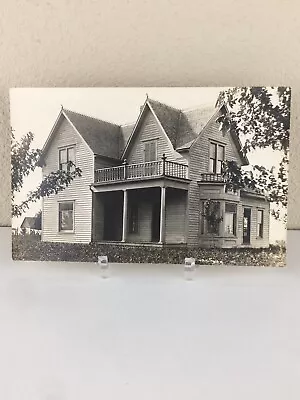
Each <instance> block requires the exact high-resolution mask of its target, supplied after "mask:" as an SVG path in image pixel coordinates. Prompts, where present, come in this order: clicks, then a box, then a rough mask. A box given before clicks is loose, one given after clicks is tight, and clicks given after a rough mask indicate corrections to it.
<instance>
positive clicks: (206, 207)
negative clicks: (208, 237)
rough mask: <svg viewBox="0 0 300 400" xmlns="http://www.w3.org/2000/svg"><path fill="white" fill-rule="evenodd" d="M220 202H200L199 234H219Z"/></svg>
mask: <svg viewBox="0 0 300 400" xmlns="http://www.w3.org/2000/svg"><path fill="white" fill-rule="evenodd" d="M220 221H221V218H220V202H219V201H213V202H212V203H210V202H209V201H203V202H202V218H201V234H205V233H210V234H213V235H218V234H219V226H220Z"/></svg>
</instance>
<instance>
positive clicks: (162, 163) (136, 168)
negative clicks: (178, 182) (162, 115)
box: [95, 155, 188, 183]
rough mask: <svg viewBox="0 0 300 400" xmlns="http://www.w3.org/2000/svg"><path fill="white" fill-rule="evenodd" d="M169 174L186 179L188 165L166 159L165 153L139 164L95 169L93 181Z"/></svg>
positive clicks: (124, 164) (112, 180) (125, 163)
mask: <svg viewBox="0 0 300 400" xmlns="http://www.w3.org/2000/svg"><path fill="white" fill-rule="evenodd" d="M159 176H169V177H173V178H181V179H187V177H188V166H187V165H185V164H180V163H176V162H173V161H167V160H166V157H165V155H164V156H163V157H162V159H161V160H158V161H150V162H145V163H140V164H127V162H126V161H125V162H124V163H123V164H122V165H120V166H117V167H111V168H101V169H97V170H95V182H96V183H101V182H116V181H123V180H131V179H143V178H149V177H159Z"/></svg>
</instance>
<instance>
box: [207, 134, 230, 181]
mask: <svg viewBox="0 0 300 400" xmlns="http://www.w3.org/2000/svg"><path fill="white" fill-rule="evenodd" d="M212 146H214V147H215V149H214V154H213V157H211V153H212V151H211V148H212ZM220 148H222V152H221V154H222V158H223V159H222V160H221V159H220V158H219V149H220ZM225 152H226V145H225V143H220V142H217V141H214V140H209V159H208V170H209V173H210V174H221V173H222V164H221V168H220V171H218V163H219V161H221V163H222V162H223V161H225ZM211 161H212V162H213V163H212V168H211Z"/></svg>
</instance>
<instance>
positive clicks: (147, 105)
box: [121, 98, 174, 160]
mask: <svg viewBox="0 0 300 400" xmlns="http://www.w3.org/2000/svg"><path fill="white" fill-rule="evenodd" d="M146 107H149V110H150V111H151V113H152V114H153V115H154V118H155V120H156V122H157V123H158V125H159V127H160V129H161V130H162V132H163V134H164V135H165V137H166V139H167V141H168V145H169V146H170V148H171V149H172V151H174V147H173V145H172V143H171V140H170V138H169V136H168V135H167V133H166V131H165V130H164V128H163V126H162V124H161V122H160V121H159V119H158V117H157V115H156V114H155V112H154V110H153V108H152V107H151V104H150V103H149V101H148V98H147V99H146V100H145V103H144V105H143V107H142V109H141V112H140V115H139V117H138V119H137V121H136V123H135V126H134V128H133V130H132V133H131V135H130V137H129V139H128V141H127V144H126V146H125V149H124V151H123V154H122V156H121V159H122V160H123V159H124V158H125V156H126V155H127V154H128V149H129V147H130V146H131V144H132V142H133V140H134V138H135V136H136V131H137V129H138V127H139V125H140V122H141V119H142V117H143V114H144V113H145V109H146Z"/></svg>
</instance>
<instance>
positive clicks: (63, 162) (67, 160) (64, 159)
mask: <svg viewBox="0 0 300 400" xmlns="http://www.w3.org/2000/svg"><path fill="white" fill-rule="evenodd" d="M59 169H60V170H61V171H68V172H72V171H74V169H75V147H74V146H72V147H67V148H64V149H60V150H59Z"/></svg>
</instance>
